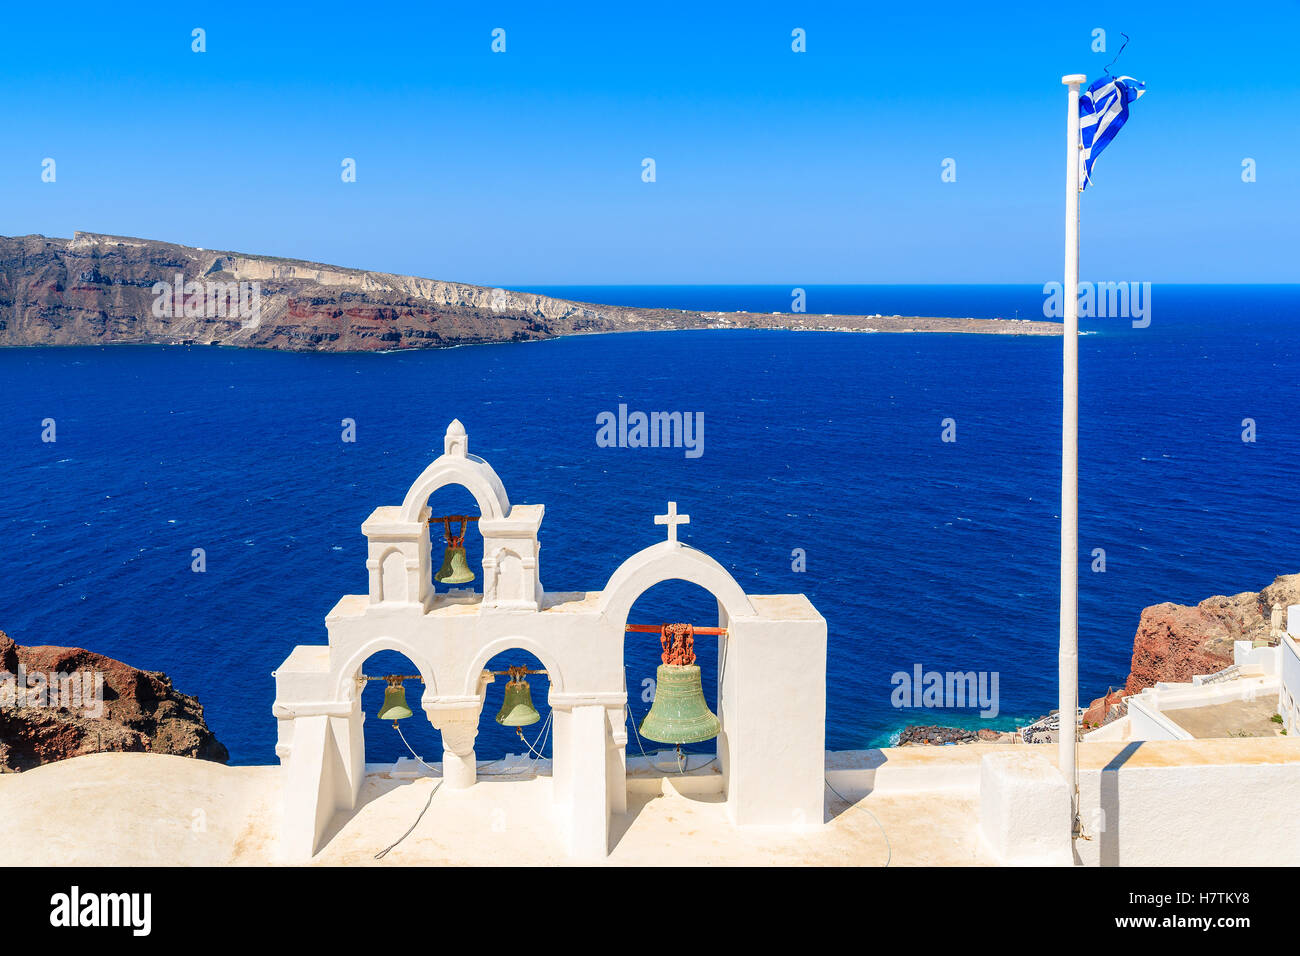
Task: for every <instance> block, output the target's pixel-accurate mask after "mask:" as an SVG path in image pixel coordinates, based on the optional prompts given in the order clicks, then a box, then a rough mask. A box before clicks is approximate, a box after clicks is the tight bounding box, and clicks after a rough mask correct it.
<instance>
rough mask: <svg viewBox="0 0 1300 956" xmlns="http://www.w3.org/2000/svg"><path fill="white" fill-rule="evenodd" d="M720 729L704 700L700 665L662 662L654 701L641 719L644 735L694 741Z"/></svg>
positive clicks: (667, 740) (674, 741) (662, 739)
mask: <svg viewBox="0 0 1300 956" xmlns="http://www.w3.org/2000/svg"><path fill="white" fill-rule="evenodd" d="M721 729H722V725H721V724H719V723H718V718H717V716H716V715H715V714H714V713H713V711H711V710H709V705H708V704H707V703H705V701H704V684H703V682H702V681H701V679H700V665H699V664H660V665H659V670H658V671H656V673H655V699H654V703H653V704H651V706H650V713H648V714H646V715H645V720H643V721H641V727H640V733H641V736H642V737H645V738H647V739H649V740H655V741H658V742H659V743H661V744H695V743H699V742H700V741H702V740H712V739H713V738H714V737H716V736H718V732H719V731H720V730H721Z"/></svg>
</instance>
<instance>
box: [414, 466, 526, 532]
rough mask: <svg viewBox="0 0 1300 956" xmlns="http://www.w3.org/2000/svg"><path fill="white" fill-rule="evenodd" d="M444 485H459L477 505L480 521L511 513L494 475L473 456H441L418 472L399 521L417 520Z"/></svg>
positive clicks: (503, 487)
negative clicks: (434, 494) (430, 497)
mask: <svg viewBox="0 0 1300 956" xmlns="http://www.w3.org/2000/svg"><path fill="white" fill-rule="evenodd" d="M446 485H461V486H463V487H464V488H465V489H466V490H467V491H468V492H469V493H470V494H471V495H473V496H474V501H475V502H477V504H478V507H479V512H480V514H481V516H482V517H483V518H486V519H488V520H493V519H497V518H504V517H505V516H506V515H508V514H510V499H508V498H507V497H506V489H505V486H504V485H503V484H502V483H501V479H500V478H499V477H497V473H496V472H495V471H493V470H492V466H491V465H489V464H488V463H487V462H486V461H484V460H483V459H482V458H479V457H478V456H476V455H465V456H464V457H462V456H460V455H443V456H442V457H440V458H438V459H437V460H435V461H434V462H433V463H432V464H431V465H429V467H428V468H426V469H424V471H422V472H421V473H420V477H419V478H416V479H415V484H413V485H411V490H410V491H408V492H407V493H406V497H405V498H404V499H403V500H402V520H403V521H419V520H420V512H421V511H423V510H424V506H425V505H426V504H427V503H428V501H429V496H430V495H432V494H433V493H434V492H435V491H437V490H438V489H439V488H442V487H445V486H446Z"/></svg>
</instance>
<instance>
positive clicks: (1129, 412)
mask: <svg viewBox="0 0 1300 956" xmlns="http://www.w3.org/2000/svg"><path fill="white" fill-rule="evenodd" d="M537 291H545V292H549V293H552V294H557V295H563V296H567V297H571V298H577V299H583V300H586V301H592V302H606V303H621V304H627V305H646V306H664V307H679V308H683V309H710V310H712V309H746V310H753V311H779V310H788V309H789V308H790V296H791V292H790V288H789V287H788V286H780V287H777V286H772V287H754V286H745V287H680V286H678V287H628V286H620V287H590V286H588V287H564V288H546V289H538V290H537ZM807 295H808V306H807V308H808V312H810V313H815V314H820V313H827V312H852V313H868V314H869V313H875V312H882V313H885V314H893V313H902V314H922V315H959V316H976V317H989V316H1005V317H1015V316H1017V315H1018V316H1019V317H1021V318H1034V317H1038V316H1041V314H1042V303H1043V294H1042V289H1041V287H1037V286H896V287H871V286H859V287H854V286H839V287H817V286H812V287H807ZM1151 319H1152V321H1151V324H1150V326H1149V327H1148V328H1145V329H1134V328H1132V327H1131V324H1130V322H1129V321H1128V320H1126V319H1093V320H1088V319H1085V320H1084V322H1083V326H1084V328H1085V329H1086V330H1088V331H1091V332H1094V333H1095V334H1090V335H1087V336H1085V337H1083V338H1082V339H1081V358H1080V366H1081V373H1080V375H1081V383H1082V405H1081V412H1080V431H1081V437H1080V468H1081V478H1080V497H1081V517H1080V553H1081V561H1080V571H1081V574H1080V605H1079V623H1080V697H1081V698H1082V699H1083V700H1084V701H1086V700H1088V699H1090V698H1091V697H1094V696H1097V695H1099V694H1101V693H1103V692H1104V691H1105V690H1106V689H1107V687H1108V686H1109V685H1118V684H1120V683H1121V682H1123V681H1124V679H1125V677H1126V676H1127V672H1128V664H1129V656H1130V651H1131V645H1132V639H1133V632H1134V628H1135V626H1136V624H1137V620H1138V615H1139V614H1140V612H1141V610H1142V608H1143V607H1145V606H1147V605H1149V604H1154V603H1158V602H1161V601H1177V602H1184V603H1185V602H1196V601H1199V600H1201V599H1203V598H1205V597H1207V596H1209V595H1211V594H1215V593H1235V592H1238V591H1243V590H1257V589H1258V588H1260V587H1262V586H1264V585H1265V584H1268V583H1269V582H1270V581H1271V580H1272V579H1273V577H1274V576H1275V575H1276V574H1279V573H1285V572H1296V571H1300V534H1298V533H1297V518H1298V517H1300V506H1298V505H1297V501H1300V496H1298V494H1297V481H1296V474H1297V463H1298V458H1300V412H1298V409H1300V346H1298V345H1297V338H1296V332H1297V328H1298V324H1297V323H1298V322H1300V286H1199V287H1198V286H1162V285H1157V286H1155V287H1154V289H1153V294H1152V308H1151ZM1060 361H1061V342H1060V339H1058V338H1047V337H1004V336H980V335H933V334H924V335H922V334H915V335H893V334H876V335H872V334H848V333H799V332H750V331H718V332H713V331H707V332H671V333H628V334H620V335H601V336H584V337H574V338H566V339H559V340H553V341H547V342H538V343H530V344H520V345H493V346H475V347H467V348H458V349H450V350H443V351H425V352H399V353H390V354H348V355H329V354H288V353H278V352H270V351H243V350H236V349H224V348H198V347H195V348H187V347H135V346H116V347H106V348H58V349H55V348H40V349H6V350H0V383H2V384H3V393H4V401H3V404H2V406H0V439H3V448H4V449H5V451H6V463H5V468H4V472H3V474H4V492H5V501H4V508H3V511H2V512H0V554H3V564H2V565H0V567H2V568H3V574H2V575H0V629H3V630H5V631H7V632H8V633H9V634H10V635H11V636H13V637H14V638H15V639H16V640H17V641H18V642H19V643H22V644H59V645H80V646H84V647H88V648H91V649H93V650H95V651H99V652H102V653H104V654H108V655H110V656H113V657H117V658H121V659H123V660H125V661H127V662H129V663H131V664H133V665H135V666H137V667H142V668H147V669H151V670H162V671H166V672H167V673H168V674H169V675H171V677H172V678H173V680H174V682H175V684H176V686H177V687H179V688H180V689H181V690H183V691H185V692H187V693H191V694H194V695H197V696H198V697H199V699H200V700H201V701H202V702H203V704H204V705H205V708H206V713H207V717H208V720H209V723H210V724H211V726H212V727H213V729H214V730H215V731H216V733H217V735H218V737H219V738H220V739H221V740H222V741H223V742H224V743H225V744H226V745H227V746H228V747H229V748H230V751H231V755H232V761H233V762H235V763H241V764H252V763H270V762H273V761H274V759H275V757H274V752H273V747H274V742H275V736H276V724H275V720H274V718H273V717H272V716H271V703H272V700H273V698H274V682H273V680H272V678H271V671H272V670H273V669H274V668H275V667H276V666H277V665H278V664H279V663H280V662H281V661H282V660H283V659H284V658H285V656H286V655H287V654H288V653H289V651H290V650H291V648H292V647H293V646H294V645H295V644H300V643H324V641H325V636H326V635H325V627H324V615H325V614H326V612H327V611H329V609H330V608H331V607H332V606H333V605H334V603H335V602H336V601H337V600H338V598H339V596H340V595H343V594H347V593H362V592H364V590H365V587H366V569H365V559H366V542H365V538H364V537H363V536H362V534H361V530H360V525H361V522H362V521H363V519H365V517H366V516H367V515H368V514H369V513H370V511H371V510H372V509H373V508H375V507H377V506H379V505H395V504H399V503H400V502H401V500H402V497H403V495H404V494H405V492H406V490H407V488H408V486H409V485H410V484H411V482H412V481H413V480H414V479H415V477H416V476H417V475H418V474H419V473H420V471H421V469H422V468H423V467H424V466H425V465H426V464H427V463H428V462H429V461H430V460H431V459H432V458H433V457H435V456H436V455H437V454H438V453H440V451H441V448H442V434H443V431H444V429H445V427H446V425H447V423H448V421H450V420H451V419H452V418H456V417H458V418H460V419H461V421H463V422H464V423H465V425H466V427H467V429H468V431H469V436H470V450H471V451H472V452H474V453H476V454H479V455H482V456H483V457H485V458H487V459H488V460H489V461H490V462H491V463H492V464H493V465H494V466H495V468H496V470H497V471H498V473H499V474H500V475H501V477H502V479H503V481H504V482H505V485H506V488H507V490H508V492H509V494H510V497H511V501H512V502H515V503H519V502H542V503H544V504H545V505H546V509H547V510H546V519H545V521H544V523H543V525H542V540H543V544H544V547H543V550H542V581H543V584H544V585H545V586H546V587H547V589H548V590H553V591H561V590H577V589H597V588H600V587H601V586H603V584H604V582H605V581H606V580H607V579H608V577H609V575H610V574H611V573H612V572H613V571H614V569H615V568H616V567H617V566H618V564H619V563H620V562H621V561H622V560H623V559H624V558H625V557H627V556H628V555H629V554H631V553H633V552H635V551H637V550H638V549H640V548H642V547H644V546H645V545H647V544H650V543H652V542H654V541H657V540H660V539H661V538H662V537H663V533H664V531H663V528H662V527H659V526H656V525H654V524H653V520H652V516H653V515H655V514H657V513H661V512H662V511H663V510H664V505H665V503H666V502H667V501H668V500H669V499H673V500H676V501H677V502H678V504H679V506H680V508H681V510H682V511H685V512H688V513H689V514H690V515H691V523H690V524H689V525H688V526H685V527H684V528H683V529H682V537H683V539H684V540H685V541H687V542H688V543H690V544H691V545H693V546H695V547H697V548H701V549H703V550H705V551H707V552H708V553H710V554H712V555H713V556H714V557H715V558H717V559H718V560H719V561H721V562H722V563H723V564H724V565H725V566H727V567H728V568H729V569H730V570H731V571H732V573H733V574H734V575H735V577H736V578H737V580H738V581H739V582H740V583H741V585H742V586H743V587H744V588H745V589H746V590H749V591H751V592H755V593H781V592H791V591H802V592H805V593H806V594H808V596H809V597H810V598H811V599H812V601H813V603H814V604H815V605H816V606H817V607H818V609H819V610H820V611H821V612H822V614H823V615H824V616H825V617H826V619H827V621H828V622H829V626H830V649H829V650H830V653H829V663H828V674H827V685H828V720H827V744H828V746H829V747H831V748H833V749H847V748H857V747H865V746H872V745H879V744H882V743H885V742H887V741H888V739H889V737H890V734H891V733H894V732H896V731H897V730H898V729H899V728H900V727H902V726H903V725H905V724H908V723H964V724H966V725H971V726H973V725H976V724H977V723H978V722H979V720H978V718H977V717H976V716H975V715H974V713H973V712H971V711H965V712H960V711H939V710H899V709H896V708H894V707H893V706H892V705H891V702H890V697H891V692H892V691H893V689H894V688H893V684H892V683H891V680H890V677H891V675H892V674H893V673H894V672H896V671H908V672H910V671H911V670H912V668H913V667H914V665H916V664H920V665H922V666H923V667H924V668H925V669H926V670H930V669H934V670H939V671H948V670H961V671H971V670H974V671H996V672H998V674H999V690H1000V698H1001V700H1000V705H1001V713H1000V715H999V717H998V718H997V719H996V720H995V721H991V722H989V723H987V724H985V725H986V726H988V725H991V726H996V727H1003V728H1005V727H1010V726H1013V725H1014V723H1015V722H1016V721H1017V720H1025V719H1028V718H1032V717H1036V716H1039V715H1041V714H1043V713H1046V712H1047V711H1048V710H1049V709H1051V708H1052V707H1054V706H1055V704H1056V668H1057V584H1058V580H1057V579H1058V552H1057V548H1058V534H1059V527H1058V514H1059V509H1058V504H1059V486H1058V482H1059V478H1060V393H1061V371H1060ZM620 403H622V404H626V405H627V406H628V408H629V409H630V410H642V411H647V412H649V411H683V412H702V413H703V415H704V422H705V429H704V452H703V455H702V456H700V457H699V458H694V459H692V458H687V457H686V456H685V454H684V453H683V450H682V449H635V448H622V449H619V448H601V447H598V446H597V443H596V431H597V428H596V417H597V415H598V414H599V413H601V412H603V411H616V410H617V408H618V406H619V404H620ZM347 418H351V419H354V420H355V421H356V441H355V442H354V443H346V442H344V441H342V440H341V435H342V427H341V421H342V420H343V419H347ZM946 418H952V419H954V420H955V422H956V436H957V440H956V442H952V443H945V442H942V441H941V440H940V436H941V431H942V426H941V422H942V420H943V419H946ZM1247 418H1249V419H1253V420H1254V422H1255V429H1256V440H1255V441H1254V442H1245V441H1243V440H1242V433H1243V424H1242V423H1243V420H1244V419H1247ZM44 419H54V421H55V423H56V429H57V432H56V434H57V441H55V442H53V443H46V442H42V441H41V433H42V421H43V420H44ZM432 503H433V505H434V508H435V509H436V510H443V511H447V512H455V511H468V510H472V508H473V504H472V499H470V497H469V496H468V494H467V493H464V492H463V491H462V490H460V489H444V490H442V491H440V492H438V494H437V495H435V497H434V499H433V502H432ZM470 543H471V566H473V567H476V566H477V561H478V559H479V557H480V555H476V554H475V553H474V551H475V548H474V544H475V542H474V536H473V535H471V536H470ZM194 548H203V549H205V551H206V562H207V570H206V572H205V573H201V574H200V573H194V572H193V571H192V570H191V561H192V558H191V551H192V549H194ZM796 548H800V549H803V550H804V552H805V553H806V570H805V571H802V572H798V571H795V570H792V557H791V553H792V551H793V550H794V549H796ZM1094 548H1103V549H1104V550H1105V560H1106V569H1105V572H1104V573H1097V572H1094V571H1092V570H1091V565H1092V562H1093V557H1092V553H1091V552H1092V551H1093V549H1094ZM715 617H716V608H715V604H714V602H713V600H712V598H711V597H709V596H708V595H707V594H705V593H704V592H703V591H700V590H699V589H697V588H696V587H695V586H693V585H686V584H681V583H665V584H662V585H659V586H657V587H656V588H653V589H651V590H650V591H648V592H646V594H644V595H643V596H642V597H641V599H640V600H639V601H638V603H637V605H636V607H635V608H634V609H633V612H632V616H631V620H632V621H633V622H639V623H655V624H657V623H661V622H663V621H670V620H692V621H695V622H696V623H713V621H714V619H715ZM701 644H702V650H701V658H702V663H703V664H704V667H705V672H706V689H708V691H709V697H710V700H712V696H713V695H712V686H711V678H712V675H713V673H714V665H715V656H714V653H713V646H712V644H711V642H710V641H709V640H702V641H701ZM657 656H658V643H657V640H656V639H653V638H651V639H647V640H646V641H644V642H643V643H637V642H635V641H634V640H633V639H631V638H629V651H628V655H627V664H628V687H629V692H630V697H631V703H632V708H633V711H634V712H635V714H636V717H637V719H638V720H639V719H640V717H641V716H642V715H643V714H644V712H645V710H646V708H647V706H648V705H647V704H645V703H644V702H642V700H641V699H640V694H639V690H640V682H641V679H642V678H643V677H647V676H652V675H653V672H654V664H655V663H656V661H657ZM387 657H388V655H379V656H377V657H376V658H375V659H373V660H372V661H371V662H370V663H368V665H367V667H366V670H367V672H368V673H371V674H380V673H385V672H388V671H392V670H401V669H409V668H408V666H407V665H405V663H404V662H403V661H401V660H400V659H396V660H389V659H387ZM516 661H518V662H526V663H532V661H531V659H529V658H527V656H526V655H523V654H509V655H503V657H502V658H499V659H498V660H497V661H496V662H495V664H496V665H497V666H504V665H505V664H507V663H514V662H516ZM416 686H417V689H416V690H415V692H414V693H413V694H412V695H411V696H412V704H415V705H417V706H418V699H419V691H418V685H416ZM500 687H501V685H500V684H497V685H495V686H494V687H493V688H492V689H491V691H490V696H489V700H488V706H487V709H486V711H485V714H484V717H483V720H482V723H481V731H480V736H479V741H478V752H479V755H480V757H488V758H490V757H496V756H500V755H501V754H502V753H504V752H506V751H515V752H517V751H518V750H519V749H520V748H519V746H518V744H517V742H515V741H514V740H513V738H512V737H511V736H510V735H509V734H508V733H507V732H505V731H503V730H502V729H501V728H499V727H498V726H497V725H496V724H495V723H494V722H493V721H492V714H493V713H494V712H495V708H496V706H498V705H499V703H500V693H501V690H500ZM534 689H535V693H534V698H535V700H537V702H538V703H539V704H542V702H544V700H545V684H544V682H540V680H539V683H537V684H535V685H534ZM380 696H381V688H380V687H379V686H378V685H371V687H370V688H369V689H368V691H367V694H366V698H365V700H366V706H367V707H368V708H369V709H370V710H371V712H372V713H373V710H374V708H375V707H376V706H377V704H378V701H379V698H380ZM407 725H408V728H409V729H408V730H407V733H408V736H409V737H410V738H411V739H412V742H413V743H414V744H415V745H416V747H417V749H419V750H421V751H422V752H423V753H424V754H425V755H426V756H433V757H437V756H438V754H439V752H440V747H439V746H438V744H437V743H436V741H437V735H436V733H435V732H434V731H433V730H432V728H431V727H430V726H429V725H428V723H427V722H425V721H423V720H420V719H415V720H410V721H407ZM366 726H367V735H368V741H367V746H368V756H369V758H370V759H372V760H385V759H393V758H395V757H396V756H398V755H399V753H404V751H403V750H402V748H401V744H400V742H399V741H397V740H396V738H395V736H394V735H393V734H392V732H391V731H389V730H388V729H387V728H386V727H385V726H384V725H383V724H381V723H380V722H378V721H375V720H373V719H372V720H369V721H368V722H367V725H366ZM705 749H707V748H705Z"/></svg>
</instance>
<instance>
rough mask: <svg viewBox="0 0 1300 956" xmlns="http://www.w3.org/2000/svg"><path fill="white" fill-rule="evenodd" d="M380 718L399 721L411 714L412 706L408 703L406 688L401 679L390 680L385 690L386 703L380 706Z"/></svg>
mask: <svg viewBox="0 0 1300 956" xmlns="http://www.w3.org/2000/svg"><path fill="white" fill-rule="evenodd" d="M378 716H379V719H380V720H391V721H394V722H396V721H399V720H405V719H406V718H407V717H410V716H411V708H410V707H408V706H407V705H406V688H405V687H403V686H402V682H401V680H396V681H394V680H390V681H389V682H388V687H387V689H385V691H384V705H383V706H382V707H380V708H379V715H378Z"/></svg>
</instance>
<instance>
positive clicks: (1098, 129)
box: [1079, 74, 1146, 192]
mask: <svg viewBox="0 0 1300 956" xmlns="http://www.w3.org/2000/svg"><path fill="white" fill-rule="evenodd" d="M1145 87H1146V84H1145V83H1141V82H1139V81H1137V80H1135V79H1133V77H1131V76H1119V77H1116V76H1111V75H1110V74H1106V75H1105V76H1102V77H1101V78H1100V79H1098V80H1097V81H1096V82H1094V83H1093V84H1092V86H1090V87H1088V88H1087V89H1086V90H1084V91H1083V92H1082V93H1080V94H1079V135H1080V138H1081V139H1082V141H1083V149H1081V150H1080V151H1079V190H1080V192H1082V191H1083V190H1084V189H1085V188H1087V186H1088V184H1089V183H1090V182H1092V164H1093V163H1095V162H1096V161H1097V157H1098V156H1100V155H1101V151H1102V150H1103V149H1105V148H1106V147H1107V146H1109V145H1110V141H1111V140H1112V139H1114V138H1115V134H1116V133H1118V132H1119V131H1120V127H1122V126H1123V125H1124V123H1125V122H1126V121H1127V120H1128V105H1129V104H1130V103H1132V102H1133V101H1134V100H1136V99H1137V98H1138V97H1139V96H1141V95H1142V94H1143V93H1145V92H1146V89H1145Z"/></svg>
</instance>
